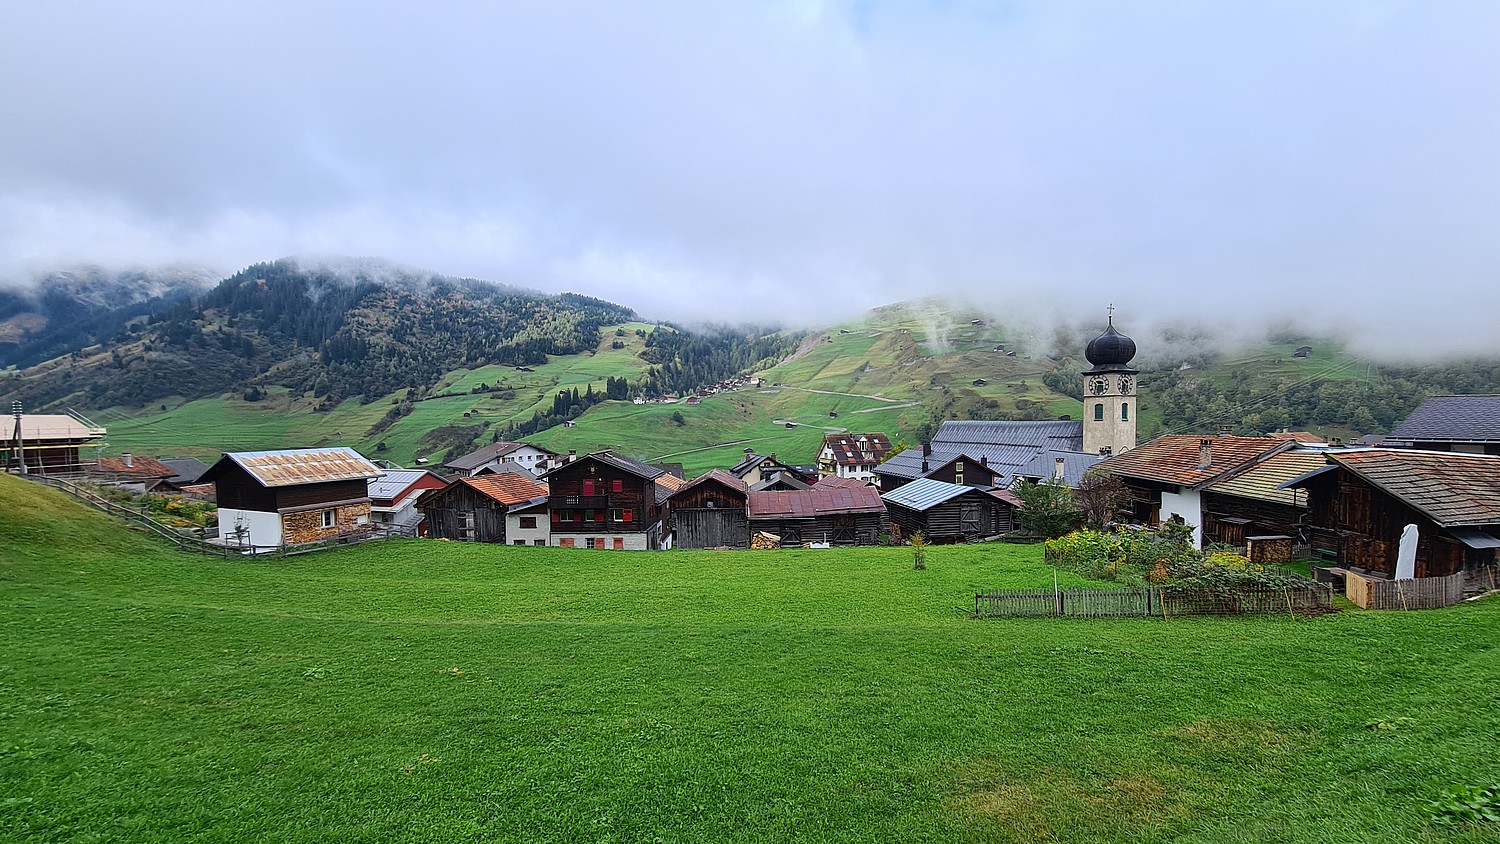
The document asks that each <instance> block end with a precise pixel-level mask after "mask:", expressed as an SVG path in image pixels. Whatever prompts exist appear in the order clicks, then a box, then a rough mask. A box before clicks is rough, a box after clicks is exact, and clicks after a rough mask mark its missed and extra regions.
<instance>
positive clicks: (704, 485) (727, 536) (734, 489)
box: [667, 469, 750, 549]
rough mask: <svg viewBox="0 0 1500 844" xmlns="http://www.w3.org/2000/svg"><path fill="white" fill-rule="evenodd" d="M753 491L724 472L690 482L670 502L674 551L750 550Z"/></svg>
mask: <svg viewBox="0 0 1500 844" xmlns="http://www.w3.org/2000/svg"><path fill="white" fill-rule="evenodd" d="M749 501H750V490H749V488H748V487H747V486H746V485H745V482H744V481H742V480H740V479H739V478H736V477H735V476H734V475H731V474H729V473H728V472H726V471H724V470H723V469H715V470H713V471H712V472H709V473H708V474H706V475H703V476H702V477H699V478H696V479H694V480H692V481H689V482H688V483H687V484H686V485H684V486H683V487H682V488H681V489H679V490H677V491H676V492H674V493H673V494H672V496H671V497H670V498H668V499H667V511H668V512H669V513H670V514H671V515H670V517H669V518H670V519H671V528H672V547H673V548H689V549H694V548H749V547H750V510H749Z"/></svg>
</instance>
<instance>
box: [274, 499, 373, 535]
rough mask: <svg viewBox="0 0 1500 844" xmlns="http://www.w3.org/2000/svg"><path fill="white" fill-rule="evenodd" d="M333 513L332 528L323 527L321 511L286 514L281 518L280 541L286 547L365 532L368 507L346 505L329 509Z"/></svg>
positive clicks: (367, 505)
mask: <svg viewBox="0 0 1500 844" xmlns="http://www.w3.org/2000/svg"><path fill="white" fill-rule="evenodd" d="M331 509H333V510H334V512H335V516H334V526H333V527H331V528H325V527H323V511H322V510H303V511H302V512H300V513H287V514H285V515H283V516H282V517H281V541H282V542H284V543H286V544H287V545H295V544H297V543H299V542H315V541H317V540H319V539H328V538H329V537H333V536H338V535H339V534H344V533H355V532H357V531H362V530H367V529H368V528H369V524H370V505H369V504H368V503H366V504H348V505H345V506H342V507H334V508H331Z"/></svg>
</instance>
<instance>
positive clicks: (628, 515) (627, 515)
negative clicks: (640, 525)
mask: <svg viewBox="0 0 1500 844" xmlns="http://www.w3.org/2000/svg"><path fill="white" fill-rule="evenodd" d="M620 515H621V516H623V518H622V519H620V521H622V522H633V521H635V511H634V510H626V511H625V512H623V513H621V514H620Z"/></svg>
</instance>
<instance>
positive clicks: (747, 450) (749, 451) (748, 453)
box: [745, 448, 755, 457]
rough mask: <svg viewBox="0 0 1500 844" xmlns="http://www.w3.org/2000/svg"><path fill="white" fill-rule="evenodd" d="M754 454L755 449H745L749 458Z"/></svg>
mask: <svg viewBox="0 0 1500 844" xmlns="http://www.w3.org/2000/svg"><path fill="white" fill-rule="evenodd" d="M754 453H755V449H753V448H747V449H745V456H746V457H749V456H750V455H752V454H754Z"/></svg>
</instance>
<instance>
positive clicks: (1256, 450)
mask: <svg viewBox="0 0 1500 844" xmlns="http://www.w3.org/2000/svg"><path fill="white" fill-rule="evenodd" d="M1205 441H1206V442H1207V443H1208V447H1209V457H1210V460H1209V463H1208V465H1207V466H1206V467H1203V466H1200V463H1201V459H1200V453H1201V445H1200V444H1201V443H1203V442H1205ZM1291 447H1292V441H1291V440H1278V439H1272V438H1271V437H1200V436H1192V435H1169V436H1164V437H1157V438H1156V439H1154V440H1152V441H1150V442H1148V443H1144V444H1142V445H1139V446H1136V447H1135V448H1132V449H1131V450H1129V451H1127V452H1124V453H1122V454H1116V455H1114V456H1112V457H1110V458H1109V459H1108V460H1104V461H1102V462H1100V463H1098V464H1096V465H1095V466H1094V468H1095V469H1099V470H1102V471H1105V472H1109V473H1111V474H1115V475H1121V476H1123V477H1127V478H1140V479H1142V480H1148V481H1161V482H1163V483H1169V484H1178V485H1180V486H1197V485H1198V484H1201V483H1205V482H1207V481H1212V480H1214V479H1215V478H1220V477H1223V476H1224V475H1225V474H1227V473H1229V472H1232V471H1235V470H1237V469H1242V468H1244V467H1246V466H1248V465H1251V464H1253V463H1254V462H1256V461H1257V460H1260V459H1262V458H1264V457H1269V456H1270V455H1272V454H1274V453H1276V452H1277V451H1280V450H1285V449H1288V448H1291Z"/></svg>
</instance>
